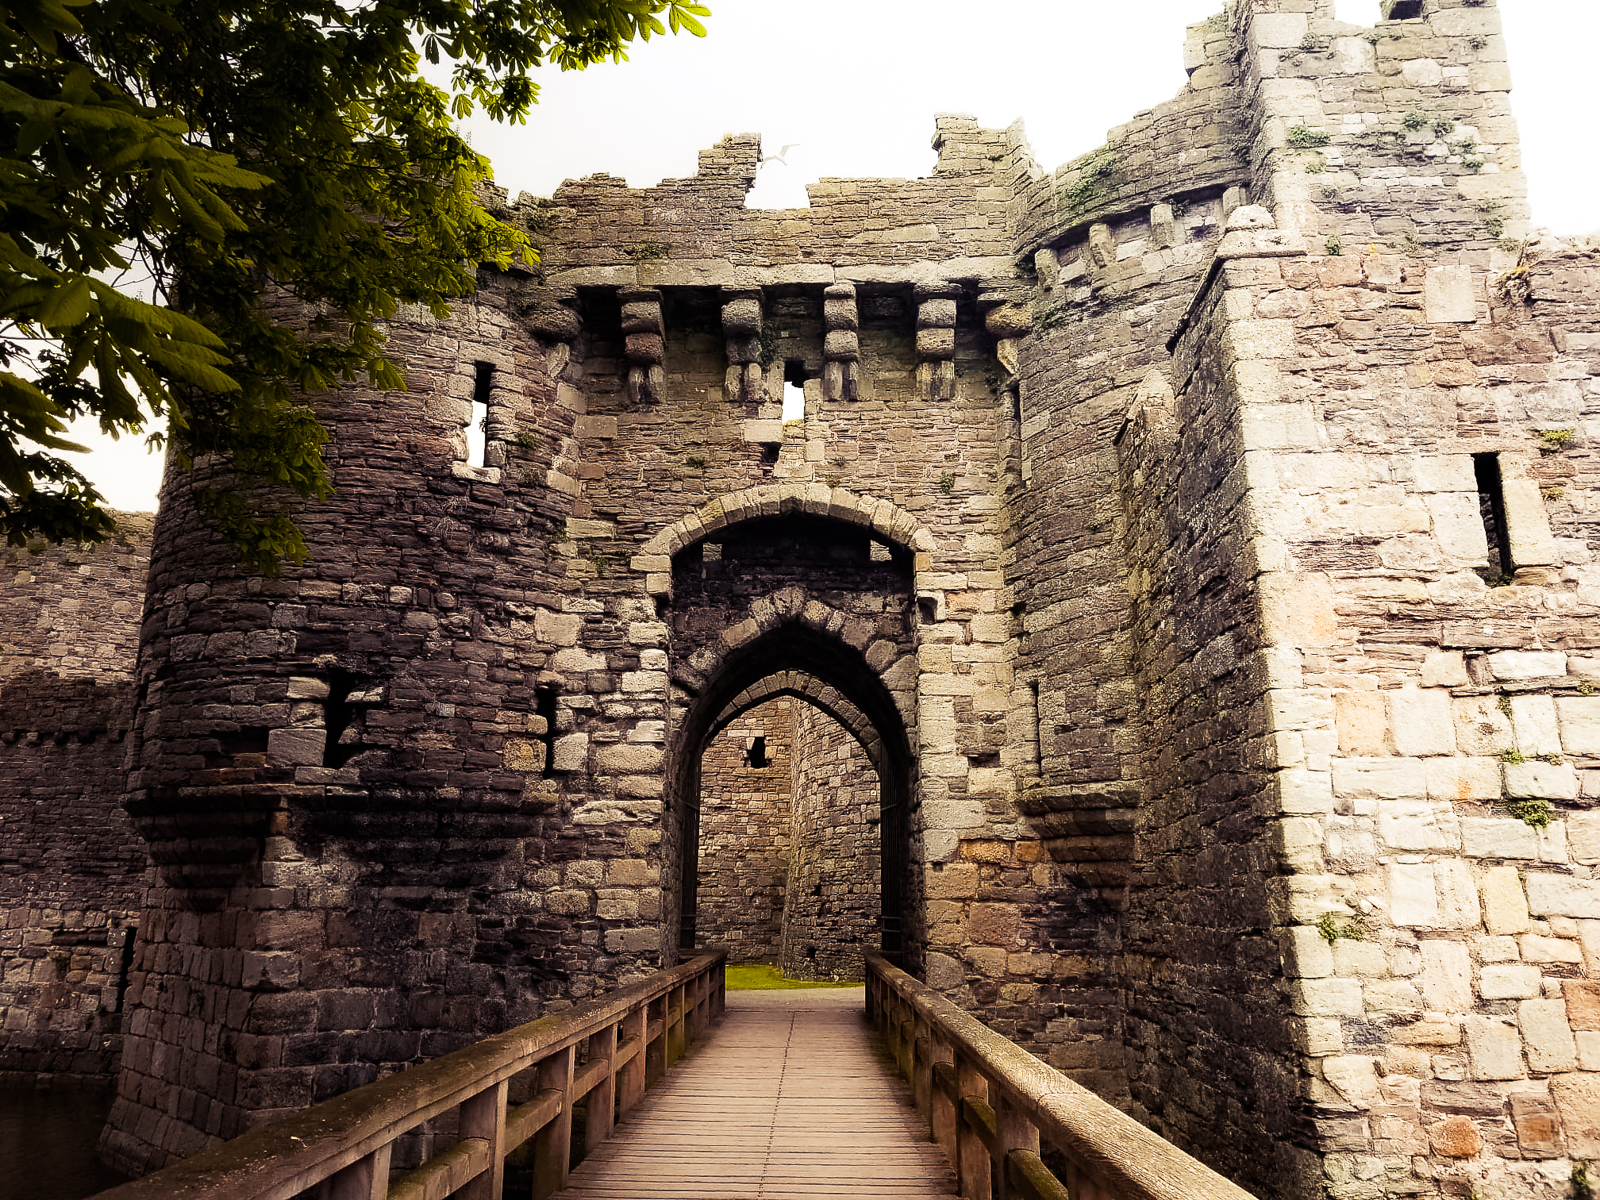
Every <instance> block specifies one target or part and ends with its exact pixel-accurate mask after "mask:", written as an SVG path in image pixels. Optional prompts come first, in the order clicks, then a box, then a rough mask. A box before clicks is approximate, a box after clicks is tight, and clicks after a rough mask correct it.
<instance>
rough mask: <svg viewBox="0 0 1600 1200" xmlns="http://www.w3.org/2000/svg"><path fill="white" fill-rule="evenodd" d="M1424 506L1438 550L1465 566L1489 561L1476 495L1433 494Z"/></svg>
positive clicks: (1456, 493)
mask: <svg viewBox="0 0 1600 1200" xmlns="http://www.w3.org/2000/svg"><path fill="white" fill-rule="evenodd" d="M1436 374H1437V373H1436ZM1427 502H1428V513H1429V515H1430V516H1431V517H1432V518H1433V535H1434V537H1436V538H1438V539H1439V549H1441V550H1443V551H1444V552H1445V553H1446V554H1447V555H1449V556H1450V557H1451V558H1454V559H1458V560H1460V561H1461V562H1462V563H1464V564H1468V565H1476V564H1479V563H1482V562H1484V561H1485V560H1486V559H1487V558H1488V556H1489V538H1488V535H1487V534H1486V533H1485V532H1484V528H1483V517H1482V516H1481V515H1480V513H1479V511H1478V497H1477V494H1476V493H1468V492H1436V493H1434V494H1432V495H1429V496H1428V498H1427Z"/></svg>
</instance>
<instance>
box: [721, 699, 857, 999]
mask: <svg viewBox="0 0 1600 1200" xmlns="http://www.w3.org/2000/svg"><path fill="white" fill-rule="evenodd" d="M700 762H701V766H700V837H699V847H698V871H697V886H696V901H697V903H696V912H695V929H696V933H697V935H698V937H699V938H700V939H701V940H702V941H704V942H706V943H707V944H711V945H720V946H725V947H726V948H727V949H728V953H729V958H730V960H731V961H734V962H761V963H775V964H776V965H777V966H778V968H779V969H780V970H781V971H782V972H783V974H785V975H787V976H789V977H790V978H793V979H834V980H844V979H850V980H854V979H861V978H863V972H864V966H865V964H864V963H863V960H862V955H863V954H864V953H865V952H866V951H869V950H877V949H878V948H879V945H880V942H881V938H880V934H879V930H880V927H881V925H880V917H881V912H882V910H881V905H880V892H881V872H882V864H881V862H880V861H879V859H880V850H881V848H880V843H879V833H878V826H879V823H880V819H881V812H882V808H881V804H880V801H879V796H878V790H879V787H878V772H877V769H876V768H875V767H874V766H873V765H872V762H871V760H870V759H869V758H868V757H867V753H866V750H865V748H864V747H862V746H861V744H860V743H858V742H857V741H856V740H855V737H854V736H853V735H852V734H851V733H850V731H849V730H848V729H846V728H845V727H844V726H843V725H842V724H840V723H839V722H838V721H836V720H834V719H833V718H832V717H830V716H829V715H828V714H827V713H825V712H823V711H822V710H821V709H819V708H817V707H815V706H814V705H812V704H810V703H808V702H806V701H804V700H800V699H797V698H795V697H791V696H781V697H778V698H777V699H772V700H767V701H764V702H762V703H761V704H758V705H756V706H755V707H754V708H751V709H749V710H747V711H745V712H743V713H741V714H740V715H738V716H737V717H734V718H733V719H732V720H730V721H729V723H728V724H727V725H726V726H724V727H723V728H722V730H721V731H720V732H718V733H717V734H715V735H713V736H712V737H711V738H710V740H709V741H708V742H707V743H706V747H705V750H704V751H703V752H702V754H701V759H700Z"/></svg>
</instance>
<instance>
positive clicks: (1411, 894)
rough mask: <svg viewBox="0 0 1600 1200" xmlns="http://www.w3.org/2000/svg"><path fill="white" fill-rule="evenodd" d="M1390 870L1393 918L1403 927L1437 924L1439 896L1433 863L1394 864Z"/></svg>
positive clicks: (1390, 908) (1390, 900) (1391, 911)
mask: <svg viewBox="0 0 1600 1200" xmlns="http://www.w3.org/2000/svg"><path fill="white" fill-rule="evenodd" d="M1387 869H1388V876H1389V878H1388V883H1389V919H1390V920H1391V921H1393V922H1394V923H1395V924H1396V925H1402V926H1417V925H1420V926H1427V927H1435V926H1437V925H1438V924H1439V895H1438V892H1437V891H1436V890H1435V888H1434V873H1433V864H1432V863H1390V864H1389V866H1388V868H1387Z"/></svg>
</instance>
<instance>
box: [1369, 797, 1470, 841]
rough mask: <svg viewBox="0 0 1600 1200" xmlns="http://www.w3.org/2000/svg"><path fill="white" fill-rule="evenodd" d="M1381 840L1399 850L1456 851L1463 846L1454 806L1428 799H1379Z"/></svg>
mask: <svg viewBox="0 0 1600 1200" xmlns="http://www.w3.org/2000/svg"><path fill="white" fill-rule="evenodd" d="M1378 837H1379V838H1380V839H1382V841H1383V842H1384V843H1385V844H1386V845H1388V846H1389V847H1391V848H1393V849H1395V850H1454V849H1456V848H1458V847H1459V845H1460V843H1461V835H1460V830H1459V828H1458V823H1457V819H1456V815H1455V810H1454V809H1453V808H1452V807H1451V805H1449V804H1441V803H1430V802H1428V801H1426V800H1379V801H1378Z"/></svg>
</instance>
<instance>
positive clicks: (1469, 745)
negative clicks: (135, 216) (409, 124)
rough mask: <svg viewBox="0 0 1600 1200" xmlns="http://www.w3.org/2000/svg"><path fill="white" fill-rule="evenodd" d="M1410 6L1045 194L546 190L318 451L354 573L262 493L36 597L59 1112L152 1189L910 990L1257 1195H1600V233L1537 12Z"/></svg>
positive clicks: (1192, 79) (45, 969)
mask: <svg viewBox="0 0 1600 1200" xmlns="http://www.w3.org/2000/svg"><path fill="white" fill-rule="evenodd" d="M1386 8H1387V17H1388V19H1387V20H1385V21H1383V22H1381V23H1379V24H1378V25H1377V26H1375V27H1374V28H1371V29H1367V28H1363V27H1360V26H1355V25H1349V24H1342V23H1340V22H1338V21H1337V20H1335V19H1334V14H1333V11H1332V4H1331V3H1330V2H1329V0H1233V3H1231V5H1230V6H1229V7H1228V9H1227V10H1226V11H1225V12H1223V13H1221V14H1219V15H1218V16H1216V17H1214V18H1213V19H1211V20H1209V21H1206V22H1204V23H1203V24H1200V25H1197V26H1194V27H1192V28H1191V29H1190V30H1189V34H1188V39H1187V41H1186V43H1185V46H1184V55H1185V62H1186V65H1187V67H1188V69H1189V82H1188V85H1187V86H1186V87H1185V88H1184V90H1183V91H1182V92H1181V93H1180V94H1179V95H1178V96H1177V97H1176V98H1175V99H1173V100H1171V101H1169V102H1167V103H1164V104H1161V105H1158V106H1157V107H1155V108H1153V109H1150V110H1148V111H1146V112H1142V113H1139V114H1137V115H1136V116H1135V117H1134V118H1133V119H1132V120H1131V121H1130V122H1129V123H1127V124H1126V125H1122V126H1119V127H1117V128H1116V129H1113V130H1112V131H1111V134H1110V137H1109V139H1108V141H1107V143H1106V144H1105V146H1103V147H1102V148H1100V149H1098V150H1096V151H1094V152H1092V153H1090V154H1088V155H1085V156H1083V157H1081V158H1079V159H1077V160H1075V161H1073V162H1071V163H1068V164H1067V165H1065V166H1063V167H1061V168H1060V169H1059V170H1056V171H1054V172H1047V171H1044V170H1041V169H1040V168H1039V166H1038V165H1037V164H1035V162H1034V161H1033V159H1032V157H1031V154H1030V152H1029V150H1028V147H1027V145H1026V143H1025V141H1024V139H1023V136H1022V132H1021V129H1020V127H1014V128H1012V129H1009V130H1003V131H999V130H986V129H981V128H979V127H978V126H977V125H976V123H975V122H974V121H972V120H970V119H968V118H964V117H958V116H941V117H939V118H938V119H937V133H936V135H935V139H934V144H935V146H936V147H937V149H938V153H939V157H938V165H937V167H936V168H935V170H934V173H933V174H932V175H931V176H930V177H928V178H925V179H914V180H901V179H856V180H842V179H828V180H823V181H822V182H820V183H818V184H816V185H814V186H812V187H811V189H810V206H809V207H808V208H804V209H796V210H782V211H763V210H753V209H748V208H746V207H745V204H744V200H745V194H746V192H747V190H748V189H749V188H750V186H751V184H752V182H753V180H754V177H755V173H756V169H757V164H758V161H759V157H760V150H759V140H758V139H757V138H756V137H754V136H732V137H728V138H725V139H724V140H723V141H722V142H721V143H720V144H718V145H717V146H716V147H714V148H712V149H710V150H708V151H705V152H703V153H702V154H701V157H700V168H699V171H698V173H697V174H696V175H695V176H694V177H693V178H689V179H680V180H667V181H664V182H662V183H661V184H660V185H658V186H656V187H652V188H644V189H631V188H629V187H627V186H626V185H625V183H624V182H623V181H621V180H619V179H615V178H611V177H609V176H604V175H601V176H593V177H590V178H587V179H584V180H581V181H578V182H569V183H567V184H565V185H564V186H563V187H561V188H560V189H558V190H557V192H556V193H555V195H554V196H553V197H552V198H550V199H548V200H533V199H529V198H522V199H519V200H518V201H517V202H516V203H515V204H507V203H505V201H504V198H500V200H499V201H498V203H500V204H501V205H502V206H503V209H504V215H505V216H506V217H507V218H508V219H510V220H513V221H515V222H518V223H520V224H522V225H524V226H525V227H526V228H527V229H528V230H529V231H530V233H531V234H532V235H533V236H534V238H535V240H536V242H537V244H538V245H539V246H540V248H541V252H542V256H543V257H542V262H541V264H540V265H539V267H538V268H537V270H531V271H512V272H510V273H506V274H496V273H492V272H485V273H484V274H483V276H482V277H481V281H480V282H481V287H480V290H479V292H478V293H477V294H476V295H475V296H474V297H472V298H470V299H468V300H464V301H463V302H462V303H460V304H458V305H457V306H456V308H455V312H454V315H453V316H452V317H451V318H450V319H448V320H434V319H432V318H430V317H429V316H428V315H427V314H426V313H423V312H403V313H401V314H400V315H399V316H397V318H396V319H395V320H394V322H393V323H392V327H391V329H390V339H391V341H390V346H391V349H392V351H393V354H394V357H395V358H396V360H397V361H399V362H401V363H402V364H403V365H404V367H405V370H406V376H407V385H408V387H407V390H406V391H404V392H378V391H374V390H368V389H363V388H356V387H352V388H346V389H342V390H340V391H338V392H336V393H334V394H332V395H329V396H327V397H325V398H322V399H319V400H318V402H317V403H318V411H319V413H320V415H321V416H322V418H323V420H324V421H325V422H326V423H327V424H328V426H329V427H330V429H331V430H332V431H333V433H334V440H333V442H332V443H331V458H332V465H333V469H334V473H335V480H336V484H337V486H338V493H337V495H336V496H335V497H334V498H333V499H332V500H331V501H329V502H327V503H326V504H321V505H315V506H306V507H302V508H299V509H297V510H295V511H296V516H297V519H298V520H299V521H300V523H301V525H302V528H303V529H304V530H305V532H306V536H307V540H308V542H309V544H310V545H311V547H312V551H313V555H314V557H313V559H312V561H311V562H310V563H309V564H308V565H307V566H306V567H305V568H303V569H286V570H285V571H284V572H283V574H282V575H281V576H279V577H274V578H261V577H255V576H251V575H248V574H245V573H243V572H242V571H241V570H240V569H239V568H238V567H237V565H236V563H237V556H236V554H235V552H234V551H233V550H232V548H231V547H230V546H228V545H226V544H224V543H223V542H222V541H221V540H220V539H219V538H218V537H216V536H215V535H214V534H213V533H212V532H211V531H210V530H209V529H208V527H207V526H206V525H205V524H204V522H202V521H201V520H200V519H198V518H197V516H196V515H195V511H194V508H193V505H192V503H191V499H190V496H191V488H192V487H193V486H195V485H196V482H197V481H198V482H203V481H204V480H205V478H206V475H207V471H208V470H210V469H211V468H209V467H208V466H207V464H205V463H201V464H199V466H198V467H197V470H196V472H195V475H194V476H188V475H181V474H172V475H169V477H168V479H167V481H166V484H165V487H164V491H163V494H162V504H161V510H160V512H159V514H158V515H157V516H156V517H155V518H154V526H153V529H152V528H151V527H150V525H149V524H148V522H149V520H150V518H148V517H145V518H130V519H128V520H126V521H124V523H123V530H124V534H123V537H122V539H121V540H120V541H118V542H115V543H112V544H108V545H107V546H104V547H100V548H97V549H93V550H74V549H59V550H51V551H47V552H42V553H37V554H31V553H23V552H20V551H17V552H12V553H10V554H9V557H8V559H7V566H6V575H5V578H6V580H7V583H6V587H5V590H4V593H3V594H0V608H3V613H4V616H3V628H4V631H5V632H4V634H3V638H4V640H5V642H6V648H5V658H4V662H3V665H0V711H3V713H4V720H3V721H0V735H3V736H0V817H3V820H0V909H3V911H4V913H5V916H6V923H5V926H4V933H3V939H4V940H3V941H0V970H3V984H0V1012H3V1013H4V1017H3V1021H0V1069H4V1070H5V1071H7V1072H9V1073H11V1074H12V1076H13V1077H34V1076H37V1075H40V1074H46V1073H48V1074H51V1075H53V1076H56V1077H61V1076H106V1075H110V1074H113V1073H114V1074H115V1075H116V1077H117V1080H118V1084H117V1086H118V1093H117V1101H116V1106H115V1109H114V1111H113V1114H112V1119H111V1124H110V1126H109V1127H108V1129H107V1132H106V1134H105V1139H104V1143H103V1145H104V1148H105V1150H106V1151H107V1153H108V1154H109V1155H110V1156H111V1157H112V1158H113V1159H114V1160H115V1161H116V1162H118V1163H120V1164H123V1165H124V1166H127V1167H129V1168H130V1169H139V1170H142V1169H147V1168H149V1167H151V1166H154V1165H159V1164H160V1163H162V1162H164V1161H166V1160H168V1159H169V1158H171V1157H174V1156H180V1155H184V1154H187V1153H190V1152H193V1151H194V1150H196V1149H198V1148H199V1147H201V1146H203V1145H205V1144H207V1143H208V1142H209V1141H211V1140H214V1139H216V1138H226V1137H229V1136H232V1135H234V1134H236V1133H238V1132H240V1131H242V1130H244V1129H246V1128H249V1127H251V1126H253V1125H256V1124H259V1123H260V1122H262V1121H264V1120H267V1119H270V1118H271V1117H273V1116H276V1115H279V1114H281V1113H284V1112H286V1111H290V1110H294V1109H297V1108H300V1107H302V1106H304V1105H306V1104H308V1103H310V1102H313V1101H316V1100H321V1099H324V1098H326V1097H329V1096H332V1095H335V1094H337V1093H339V1092H341V1091H343V1090H345V1089H348V1088H350V1087H352V1086H355V1085H358V1084H361V1083H365V1082H368V1081H370V1080H372V1079H374V1078H376V1077H378V1076H380V1075H382V1074H385V1073H387V1072H390V1071H393V1070H395V1069H398V1068H400V1067H403V1066H405V1065H407V1064H410V1063H415V1062H417V1061H420V1060H421V1059H424V1058H427V1057H431V1056H434V1055H437V1054H439V1053H442V1052H445V1051H448V1050H451V1049H454V1048H456V1047H458V1046H460V1045H462V1044H464V1043H466V1042H468V1041H471V1040H473V1039H475V1038H477V1037H479V1036H482V1035H484V1034H486V1033H490V1032H494V1031H498V1030H500V1029H502V1028H505V1027H507V1026H509V1025H511V1024H513V1023H515V1022H519V1021H523V1020H526V1019H529V1018H531V1017H533V1016H536V1015H539V1014H541V1013H547V1012H555V1011H559V1010H560V1009H561V1008H563V1007H564V1006H567V1005H569V1004H570V1003H572V1002H573V1001H574V1000H576V999H579V998H582V997H585V996H589V995H593V994H595V993H597V992H599V991H601V990H604V989H606V988H609V987H612V986H615V985H616V984H617V983H618V982H619V981H623V980H627V979H629V978H631V977H634V976H636V975H638V974H640V973H643V972H645V971H648V970H652V969H654V968H656V967H658V966H660V965H662V964H664V963H670V962H672V961H674V960H675V957H676V956H677V955H679V954H680V952H681V951H682V950H684V949H686V948H689V947H693V946H694V945H696V944H706V943H708V942H721V943H724V944H729V945H732V946H734V947H735V955H736V957H748V958H759V959H768V960H774V961H779V962H781V963H782V964H783V965H784V966H785V967H786V968H788V969H789V970H791V971H792V972H797V973H810V974H814V975H817V976H819V977H826V976H834V975H848V974H850V972H851V971H852V970H854V969H856V964H858V963H859V958H860V954H861V952H862V951H863V950H864V949H877V948H880V947H881V948H883V949H884V950H886V951H887V952H889V953H891V954H893V955H896V956H898V959H899V961H900V962H902V963H903V964H904V965H905V966H906V967H907V969H909V970H911V971H913V972H914V973H916V974H917V975H918V976H919V977H921V978H923V979H925V980H926V981H927V982H928V983H929V984H931V985H932V986H934V987H936V988H938V989H940V990H942V991H943V992H945V993H946V994H947V995H949V996H950V997H951V998H953V999H955V1000H956V1001H957V1002H959V1003H960V1004H962V1005H963V1006H965V1007H967V1008H968V1009H970V1010H972V1011H973V1012H975V1013H976V1014H977V1015H979V1016H980V1017H981V1018H982V1019H983V1020H985V1021H987V1022H988V1023H989V1024H990V1025H991V1026H992V1027H993V1028H995V1029H996V1030H998V1031H999V1032H1001V1033H1003V1034H1004V1035H1006V1036H1008V1037H1010V1038H1013V1039H1015V1040H1016V1041H1017V1042H1019V1043H1020V1044H1022V1045H1024V1046H1026V1047H1027V1048H1029V1049H1030V1050H1032V1051H1033V1052H1034V1053H1036V1054H1038V1055H1040V1056H1041V1057H1043V1058H1045V1059H1047V1060H1048V1061H1049V1062H1051V1063H1052V1064H1054V1065H1055V1066H1057V1067H1059V1068H1060V1069H1062V1070H1063V1071H1065V1072H1067V1073H1068V1074H1070V1075H1071V1076H1072V1077H1074V1078H1075V1079H1078V1080H1079V1081H1081V1082H1083V1083H1085V1084H1086V1085H1088V1086H1091V1087H1093V1088H1094V1089H1096V1090H1097V1091H1099V1092H1100V1093H1101V1094H1102V1095H1104V1096H1106V1097H1107V1098H1108V1099H1110V1100H1112V1101H1113V1102H1114V1103H1117V1104H1118V1105H1120V1106H1122V1107H1123V1108H1125V1109H1126V1110H1128V1111H1130V1112H1131V1113H1133V1114H1134V1115H1136V1116H1137V1117H1138V1118H1139V1119H1140V1120H1142V1121H1144V1122H1146V1123H1147V1124H1149V1125H1150V1126H1151V1127H1152V1128H1153V1129H1155V1130H1156V1131H1157V1132H1159V1133H1160V1134H1162V1135H1163V1136H1165V1137H1166V1138H1168V1139H1170V1140H1171V1141H1173V1142H1174V1143H1176V1144H1177V1145H1179V1146H1180V1147H1182V1148H1184V1149H1186V1150H1188V1151H1190V1152H1192V1153H1194V1154H1196V1155H1198V1156H1199V1157H1200V1158H1202V1159H1204V1160H1205V1161H1207V1162H1208V1163H1210V1164H1211V1165H1212V1166H1214V1167H1216V1168H1217V1169H1218V1170H1220V1171H1222V1172H1223V1173H1224V1174H1226V1175H1228V1176H1230V1177H1231V1178H1233V1179H1235V1180H1237V1181H1239V1182H1240V1183H1241V1184H1243V1185H1245V1186H1246V1187H1248V1188H1250V1189H1251V1190H1252V1191H1254V1192H1256V1193H1257V1194H1259V1195H1261V1196H1263V1197H1285V1198H1287V1197H1296V1198H1298V1197H1323V1196H1326V1197H1329V1198H1334V1200H1368V1198H1372V1200H1376V1198H1378V1197H1386V1196H1400V1195H1405V1196H1414V1195H1462V1196H1465V1195H1468V1194H1474V1195H1478V1196H1482V1197H1491V1196H1507V1197H1509V1196H1513V1195H1515V1196H1536V1197H1556V1196H1566V1195H1568V1194H1570V1185H1569V1179H1570V1177H1571V1176H1572V1172H1573V1170H1574V1164H1576V1163H1579V1162H1581V1161H1583V1160H1586V1159H1590V1158H1600V691H1597V688H1600V620H1597V617H1600V612H1597V609H1600V565H1597V563H1596V560H1595V553H1596V551H1597V550H1600V453H1597V448H1600V245H1597V244H1596V243H1593V242H1586V241H1565V242H1563V241H1557V240H1555V239H1553V238H1551V237H1549V236H1541V235H1532V234H1530V231H1529V229H1528V220H1527V218H1528V213H1527V208H1526V200H1525V188H1524V182H1523V176H1522V173H1521V170H1520V166H1519V159H1518V148H1517V135H1516V127H1515V123H1514V121H1513V118H1512V114H1511V108H1510V101H1509V90H1510V86H1511V85H1510V75H1509V72H1508V68H1507V62H1506V49H1505V45H1504V42H1503V39H1502V37H1501V35H1500V23H1499V18H1498V14H1497V12H1496V9H1495V6H1494V3H1493V0H1388V3H1387V5H1386ZM786 387H798V388H800V389H802V390H803V394H804V419H803V421H795V422H790V423H785V422H784V421H783V419H782V409H781V398H782V394H783V391H784V390H785V388H786ZM480 415H481V417H482V419H483V420H484V421H485V422H486V426H485V428H486V446H485V447H484V449H483V450H482V451H481V453H480V452H478V451H476V450H472V449H469V441H468V437H467V432H468V427H469V426H470V425H472V424H474V423H475V422H476V421H478V420H479V419H480ZM141 521H142V522H144V523H143V524H141ZM146 564H148V583H147V585H146V582H145V579H146V576H145V572H146ZM141 595H142V603H143V609H142V619H141V618H140V616H139V611H140V610H139V605H140V600H141ZM124 780H125V785H124Z"/></svg>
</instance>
